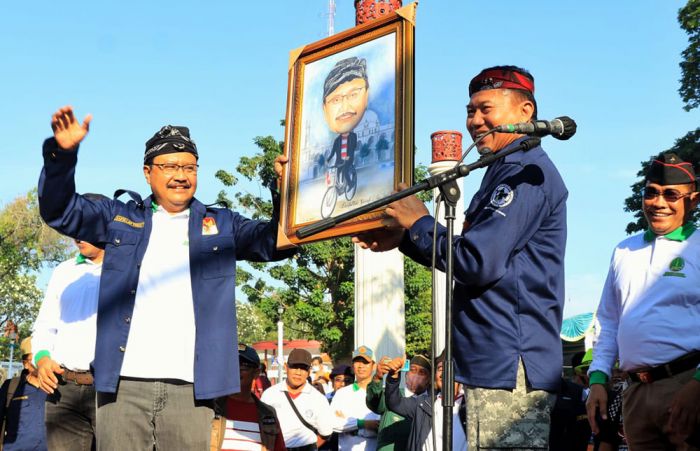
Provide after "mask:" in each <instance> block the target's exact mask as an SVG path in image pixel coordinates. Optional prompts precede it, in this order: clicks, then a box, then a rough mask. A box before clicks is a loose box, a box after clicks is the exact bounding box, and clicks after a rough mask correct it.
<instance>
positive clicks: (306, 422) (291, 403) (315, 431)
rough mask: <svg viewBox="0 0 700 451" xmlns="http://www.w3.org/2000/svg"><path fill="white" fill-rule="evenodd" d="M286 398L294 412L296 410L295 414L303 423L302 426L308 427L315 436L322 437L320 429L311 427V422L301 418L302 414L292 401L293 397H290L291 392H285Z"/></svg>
mask: <svg viewBox="0 0 700 451" xmlns="http://www.w3.org/2000/svg"><path fill="white" fill-rule="evenodd" d="M284 396H286V397H287V401H289V405H291V406H292V410H294V413H295V414H296V415H297V418H299V421H301V424H303V425H304V426H306V428H307V429H309V430H310V431H311V432H313V433H314V434H316V435H318V436H319V437H320V435H319V433H318V429H316V428H315V427H313V426H311V425H310V424H309V422H308V421H306V420H305V419H304V417H302V416H301V414H300V413H299V411H298V410H297V406H296V405H295V404H294V401H293V400H292V397H291V396H289V392H288V391H285V392H284Z"/></svg>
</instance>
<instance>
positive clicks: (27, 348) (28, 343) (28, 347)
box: [19, 337, 32, 358]
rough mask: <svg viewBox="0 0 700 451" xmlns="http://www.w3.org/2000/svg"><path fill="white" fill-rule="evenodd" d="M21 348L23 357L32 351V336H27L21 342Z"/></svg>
mask: <svg viewBox="0 0 700 451" xmlns="http://www.w3.org/2000/svg"><path fill="white" fill-rule="evenodd" d="M19 349H20V351H21V352H22V358H24V356H26V355H28V354H31V353H32V337H27V338H25V339H24V340H22V341H21V342H20V343H19Z"/></svg>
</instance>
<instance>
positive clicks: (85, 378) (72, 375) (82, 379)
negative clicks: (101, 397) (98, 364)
mask: <svg viewBox="0 0 700 451" xmlns="http://www.w3.org/2000/svg"><path fill="white" fill-rule="evenodd" d="M61 377H62V378H63V380H64V381H65V382H73V383H75V385H92V384H93V383H94V379H93V378H92V373H90V371H87V370H86V371H71V370H69V369H66V370H65V371H64V372H63V374H62V375H61Z"/></svg>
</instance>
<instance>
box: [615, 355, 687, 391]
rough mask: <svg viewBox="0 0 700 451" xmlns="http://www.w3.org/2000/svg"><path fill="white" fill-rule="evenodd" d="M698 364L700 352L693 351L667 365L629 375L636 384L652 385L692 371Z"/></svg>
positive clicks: (631, 372)
mask: <svg viewBox="0 0 700 451" xmlns="http://www.w3.org/2000/svg"><path fill="white" fill-rule="evenodd" d="M698 363H700V351H693V352H691V353H690V354H686V355H684V356H683V357H680V358H678V359H676V360H673V361H671V362H668V363H666V364H663V365H659V366H655V367H653V368H648V369H643V370H639V371H630V372H629V373H628V374H629V376H630V379H632V380H633V381H634V382H641V383H643V384H651V383H652V382H655V381H658V380H661V379H666V378H668V377H671V376H675V375H676V374H680V373H683V372H685V371H688V370H691V369H693V368H695V367H697V366H698Z"/></svg>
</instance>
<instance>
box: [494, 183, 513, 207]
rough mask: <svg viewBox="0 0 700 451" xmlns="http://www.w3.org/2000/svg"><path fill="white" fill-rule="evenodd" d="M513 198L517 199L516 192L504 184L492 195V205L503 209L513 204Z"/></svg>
mask: <svg viewBox="0 0 700 451" xmlns="http://www.w3.org/2000/svg"><path fill="white" fill-rule="evenodd" d="M513 197H515V191H513V188H511V187H510V186H508V185H506V184H505V183H502V184H500V185H498V186H497V187H496V189H495V190H493V193H492V194H491V205H493V206H494V207H496V208H503V207H507V206H508V205H510V203H511V202H513Z"/></svg>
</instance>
